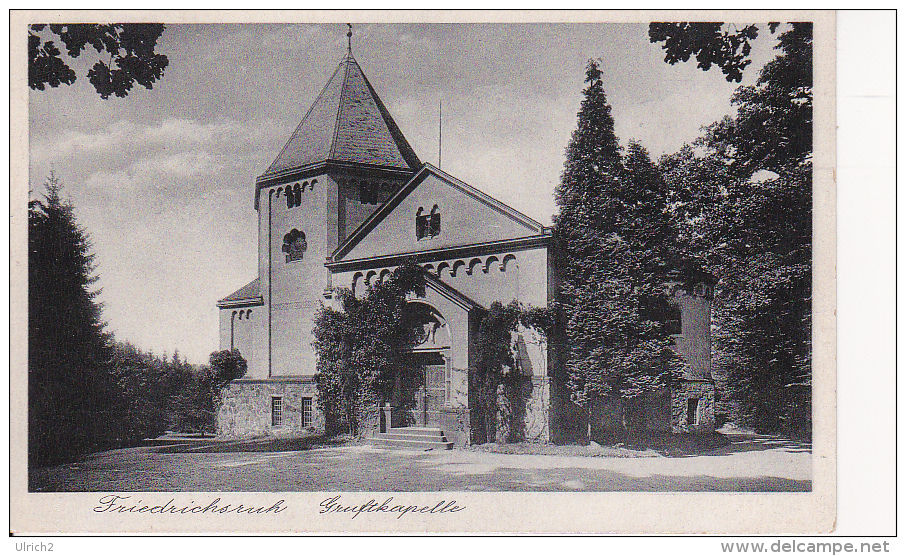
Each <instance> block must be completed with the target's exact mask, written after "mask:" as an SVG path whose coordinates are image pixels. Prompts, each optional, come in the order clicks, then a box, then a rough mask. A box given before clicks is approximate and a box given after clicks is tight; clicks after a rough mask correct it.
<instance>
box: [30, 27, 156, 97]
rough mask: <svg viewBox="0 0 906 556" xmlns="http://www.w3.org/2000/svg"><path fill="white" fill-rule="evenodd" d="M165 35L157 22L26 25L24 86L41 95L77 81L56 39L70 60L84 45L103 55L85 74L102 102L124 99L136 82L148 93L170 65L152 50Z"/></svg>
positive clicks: (78, 54)
mask: <svg viewBox="0 0 906 556" xmlns="http://www.w3.org/2000/svg"><path fill="white" fill-rule="evenodd" d="M163 32H164V26H163V25H162V24H160V23H112V24H105V25H98V24H88V23H68V24H50V25H48V24H43V23H36V24H33V25H29V28H28V86H29V87H31V88H32V89H36V90H39V91H43V90H44V88H45V86H50V87H59V86H60V85H72V84H73V83H75V81H76V73H75V71H73V69H72V68H70V67H69V65H68V64H67V63H66V61H65V60H64V59H63V53H62V52H61V51H60V48H59V47H58V46H57V45H56V43H55V42H54V38H55V39H58V40H59V41H60V42H61V43H62V44H63V46H64V47H65V49H66V55H67V56H68V57H69V58H71V59H75V58H78V57H79V56H80V55H81V54H82V52H83V51H84V50H87V48H88V47H91V48H93V49H94V50H95V51H96V52H97V53H98V55H100V56H102V58H101V59H100V60H98V61H97V62H96V63H95V64H94V65H93V66H92V67H91V69H90V70H88V74H87V77H88V81H89V82H90V83H91V84H92V85H93V86H94V88H95V90H96V91H97V93H98V94H99V95H100V96H101V98H102V99H107V98H109V97H110V95H116V96H118V97H125V96H126V95H128V94H129V91H130V90H131V89H132V87H133V85H134V84H136V83H138V84H139V85H141V86H143V87H145V88H146V89H151V88H152V86H153V85H154V83H155V82H156V81H158V80H159V79H161V78H162V77H163V75H164V70H165V69H166V68H167V65H168V64H169V60H168V59H167V57H166V56H165V55H163V54H158V53H156V52H155V51H154V49H155V47H156V46H157V41H158V39H159V38H160V36H161V34H162V33H163ZM48 37H50V38H48ZM105 58H106V59H105Z"/></svg>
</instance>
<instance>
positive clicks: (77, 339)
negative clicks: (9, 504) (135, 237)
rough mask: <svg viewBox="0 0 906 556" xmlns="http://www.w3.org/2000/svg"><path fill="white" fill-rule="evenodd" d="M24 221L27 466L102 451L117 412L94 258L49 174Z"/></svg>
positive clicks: (113, 434) (112, 432)
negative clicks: (26, 245)
mask: <svg viewBox="0 0 906 556" xmlns="http://www.w3.org/2000/svg"><path fill="white" fill-rule="evenodd" d="M45 186H46V189H47V193H46V194H45V196H44V200H43V201H40V200H34V201H32V202H30V204H29V215H28V225H29V226H28V227H29V234H28V242H29V252H28V278H29V279H28V375H29V382H28V405H29V408H28V409H29V411H28V423H29V428H28V431H29V464H30V465H32V466H34V465H41V464H45V463H49V462H52V461H58V460H65V459H68V458H71V457H73V456H74V455H76V454H79V453H82V452H85V451H90V450H94V449H99V448H102V447H104V446H105V445H106V444H107V443H108V442H109V441H110V440H111V439H114V438H116V437H117V435H118V434H119V431H117V430H115V428H116V424H115V423H116V421H117V420H116V419H115V418H113V416H114V415H116V414H117V413H118V412H119V410H120V407H121V397H120V396H119V392H118V389H117V387H116V384H115V381H114V380H113V377H112V376H111V375H110V373H109V362H110V357H111V345H110V338H109V337H108V335H107V334H106V333H105V332H104V323H103V322H102V321H101V305H100V304H99V303H98V302H97V301H96V297H97V295H98V293H99V291H98V290H97V289H94V283H95V282H96V281H97V277H96V276H95V274H94V271H95V264H94V255H93V254H92V253H91V245H90V242H89V239H88V236H87V234H86V233H85V232H84V231H83V230H82V229H81V228H79V226H78V224H77V223H76V220H75V216H74V215H73V209H72V205H70V204H69V203H66V202H64V201H63V200H61V198H60V189H61V187H62V183H61V182H60V180H59V179H58V178H56V177H55V176H54V175H53V174H51V176H50V177H49V178H48V180H47V182H46V183H45Z"/></svg>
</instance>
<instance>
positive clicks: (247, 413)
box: [217, 378, 324, 438]
mask: <svg viewBox="0 0 906 556" xmlns="http://www.w3.org/2000/svg"><path fill="white" fill-rule="evenodd" d="M274 396H280V397H282V398H283V424H282V425H281V426H277V427H275V426H273V425H272V422H271V400H272V398H273V397H274ZM302 398H311V403H312V424H311V426H310V427H307V428H303V427H302ZM222 399H223V403H222V404H221V406H220V408H219V410H218V412H217V435H218V436H222V437H225V438H241V437H248V436H259V435H263V434H275V435H276V434H298V433H303V432H315V431H323V430H324V416H323V415H322V413H321V411H320V410H319V409H318V388H317V385H316V384H315V382H314V381H313V380H312V379H310V378H299V379H277V380H242V379H240V380H234V381H233V382H231V383H230V384H229V386H227V388H226V389H225V390H224V393H223V398H222Z"/></svg>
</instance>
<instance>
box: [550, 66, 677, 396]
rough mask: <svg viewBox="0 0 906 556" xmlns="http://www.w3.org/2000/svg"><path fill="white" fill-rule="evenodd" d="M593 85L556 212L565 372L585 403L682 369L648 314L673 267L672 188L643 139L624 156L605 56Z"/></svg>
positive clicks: (656, 382) (661, 381)
mask: <svg viewBox="0 0 906 556" xmlns="http://www.w3.org/2000/svg"><path fill="white" fill-rule="evenodd" d="M585 81H586V83H587V84H588V85H587V87H586V88H585V90H584V99H583V100H582V105H581V109H580V111H579V114H578V125H577V128H576V130H575V131H574V132H573V135H572V139H571V140H570V143H569V146H568V147H567V151H566V164H565V169H564V172H563V175H562V178H561V183H560V185H559V186H558V188H557V191H556V197H557V204H558V205H559V209H560V211H559V214H558V215H557V216H556V218H555V234H556V237H557V243H558V256H559V261H560V269H561V274H562V287H561V292H560V293H561V301H562V304H563V313H564V315H565V323H564V325H565V335H566V339H567V341H568V346H569V352H568V354H567V357H566V359H567V361H566V368H567V373H568V376H569V386H570V388H571V390H572V397H573V399H574V401H575V402H577V403H578V404H579V405H582V406H587V405H588V404H589V403H590V402H593V401H594V400H596V399H602V398H607V397H620V398H633V397H636V396H638V395H640V394H642V393H644V392H647V391H650V390H653V389H656V388H658V387H660V386H663V385H665V384H666V383H667V382H668V380H669V377H670V373H671V370H673V369H675V367H676V361H675V356H674V355H673V352H672V351H671V350H670V340H669V336H668V333H667V330H666V327H665V326H664V324H663V323H662V322H660V321H659V320H656V319H653V318H652V316H651V315H650V314H648V313H647V312H646V307H647V306H648V305H650V300H652V299H658V298H663V296H664V292H663V289H662V288H663V284H664V280H665V279H666V276H667V273H668V272H669V270H670V267H671V250H670V246H671V244H672V242H673V237H672V235H673V232H672V231H671V226H670V222H669V218H668V215H667V212H666V187H665V185H664V183H663V181H662V180H661V178H660V175H659V173H658V171H657V168H656V167H655V166H654V164H653V163H652V162H651V160H650V158H649V156H648V153H647V152H646V151H645V149H644V148H642V147H641V145H639V144H637V143H631V144H630V146H629V150H628V153H627V154H626V156H625V157H624V156H623V154H622V152H621V148H620V146H619V142H618V140H617V138H616V135H615V133H614V129H613V117H612V116H611V109H610V106H609V105H608V104H607V99H606V96H605V93H604V89H603V84H602V80H601V70H600V69H599V67H598V65H597V63H596V62H594V61H590V62H589V64H588V68H587V71H586V79H585Z"/></svg>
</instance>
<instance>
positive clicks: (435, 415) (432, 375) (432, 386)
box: [424, 363, 447, 426]
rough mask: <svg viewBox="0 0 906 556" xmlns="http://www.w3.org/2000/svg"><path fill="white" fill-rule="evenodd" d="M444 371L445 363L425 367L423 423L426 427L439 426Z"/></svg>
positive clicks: (445, 369)
mask: <svg viewBox="0 0 906 556" xmlns="http://www.w3.org/2000/svg"><path fill="white" fill-rule="evenodd" d="M446 371H447V366H446V364H445V363H441V364H439V365H425V390H424V392H425V394H424V395H425V401H424V412H425V415H424V422H425V424H426V425H429V426H430V425H439V424H441V420H440V412H441V410H443V408H444V390H445V387H446V380H445V375H446Z"/></svg>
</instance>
